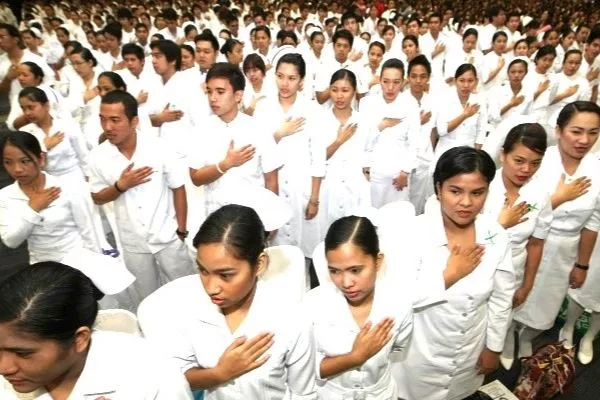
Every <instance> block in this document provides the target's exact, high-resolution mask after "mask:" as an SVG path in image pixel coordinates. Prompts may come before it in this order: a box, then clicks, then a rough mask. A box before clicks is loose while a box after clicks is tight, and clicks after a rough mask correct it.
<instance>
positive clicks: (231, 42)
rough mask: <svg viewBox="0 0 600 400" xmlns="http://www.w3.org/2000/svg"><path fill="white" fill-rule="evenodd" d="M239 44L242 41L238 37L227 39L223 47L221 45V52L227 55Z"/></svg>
mask: <svg viewBox="0 0 600 400" xmlns="http://www.w3.org/2000/svg"><path fill="white" fill-rule="evenodd" d="M238 44H239V45H241V44H242V42H240V41H239V40H237V39H227V40H226V41H225V44H223V47H221V54H223V55H225V56H227V53H232V52H233V48H234V47H235V46H236V45H238Z"/></svg>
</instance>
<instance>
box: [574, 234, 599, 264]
mask: <svg viewBox="0 0 600 400" xmlns="http://www.w3.org/2000/svg"><path fill="white" fill-rule="evenodd" d="M597 237H598V232H596V231H592V230H590V229H588V228H583V229H582V230H581V234H580V236H579V250H578V251H577V263H578V264H582V265H590V258H591V256H592V250H593V249H594V245H595V244H596V238H597Z"/></svg>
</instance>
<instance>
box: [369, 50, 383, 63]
mask: <svg viewBox="0 0 600 400" xmlns="http://www.w3.org/2000/svg"><path fill="white" fill-rule="evenodd" d="M381 60H383V51H382V50H381V49H380V48H379V47H378V46H373V47H371V49H370V50H369V65H370V66H371V67H375V68H377V67H379V65H380V64H381Z"/></svg>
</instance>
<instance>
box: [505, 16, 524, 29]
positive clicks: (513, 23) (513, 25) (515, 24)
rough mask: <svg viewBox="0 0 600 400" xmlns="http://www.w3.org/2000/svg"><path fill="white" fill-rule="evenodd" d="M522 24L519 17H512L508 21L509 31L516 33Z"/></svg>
mask: <svg viewBox="0 0 600 400" xmlns="http://www.w3.org/2000/svg"><path fill="white" fill-rule="evenodd" d="M520 23H521V21H520V19H519V17H515V16H513V17H510V18H509V19H508V24H507V26H508V29H510V31H511V32H514V31H516V30H517V29H518V28H519V24H520Z"/></svg>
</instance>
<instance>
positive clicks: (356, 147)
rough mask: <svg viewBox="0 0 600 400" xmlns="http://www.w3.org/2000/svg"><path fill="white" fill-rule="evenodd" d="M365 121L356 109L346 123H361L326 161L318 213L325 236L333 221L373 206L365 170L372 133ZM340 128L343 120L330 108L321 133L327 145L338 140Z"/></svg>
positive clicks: (368, 161)
mask: <svg viewBox="0 0 600 400" xmlns="http://www.w3.org/2000/svg"><path fill="white" fill-rule="evenodd" d="M361 121H362V120H361V116H360V114H359V113H358V112H356V111H354V112H353V113H352V116H351V117H350V119H349V120H348V121H347V122H346V125H349V124H353V123H357V124H358V128H357V130H356V132H355V133H354V136H352V137H351V138H350V139H348V141H347V142H346V143H344V144H343V145H341V146H340V147H339V148H338V149H337V151H336V152H335V153H333V155H332V156H331V157H330V158H329V159H328V160H327V162H326V170H325V179H323V181H322V183H321V195H320V196H319V197H320V199H321V200H320V205H319V213H318V214H317V217H318V218H319V223H320V225H321V226H320V232H321V236H322V239H323V238H324V237H325V234H326V233H327V230H328V229H329V226H330V225H331V224H332V223H333V222H335V221H336V220H338V219H340V218H342V217H346V216H348V215H351V213H352V212H353V211H354V210H355V209H356V208H358V207H369V206H371V189H370V186H369V181H368V180H367V178H365V175H364V174H363V171H362V169H363V167H368V166H369V165H370V158H369V155H368V153H367V150H368V141H369V132H368V130H367V129H365V128H364V127H363V126H362V122H361ZM339 128H340V122H339V121H338V119H337V118H336V117H335V115H333V111H331V110H329V111H326V112H325V113H324V116H323V120H322V122H321V135H322V137H323V141H324V143H325V146H326V147H329V145H331V144H332V143H333V142H334V141H335V139H336V138H337V133H338V129H339Z"/></svg>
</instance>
